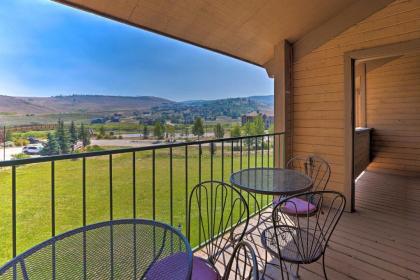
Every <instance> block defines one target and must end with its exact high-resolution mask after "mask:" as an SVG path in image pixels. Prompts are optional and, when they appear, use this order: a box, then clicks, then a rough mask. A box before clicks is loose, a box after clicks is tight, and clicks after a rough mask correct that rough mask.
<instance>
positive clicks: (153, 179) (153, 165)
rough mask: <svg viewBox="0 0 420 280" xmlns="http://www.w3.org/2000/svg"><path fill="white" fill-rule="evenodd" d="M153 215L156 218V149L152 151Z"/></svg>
mask: <svg viewBox="0 0 420 280" xmlns="http://www.w3.org/2000/svg"><path fill="white" fill-rule="evenodd" d="M152 216H153V221H155V220H156V149H153V152H152Z"/></svg>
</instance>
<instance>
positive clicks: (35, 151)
mask: <svg viewBox="0 0 420 280" xmlns="http://www.w3.org/2000/svg"><path fill="white" fill-rule="evenodd" d="M42 149H44V146H42V145H39V144H33V145H28V146H26V147H23V152H24V153H25V154H27V155H39V154H40V153H41V151H42Z"/></svg>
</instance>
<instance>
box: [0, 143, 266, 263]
mask: <svg viewBox="0 0 420 280" xmlns="http://www.w3.org/2000/svg"><path fill="white" fill-rule="evenodd" d="M188 152H189V153H188V178H187V180H186V167H185V162H186V161H185V148H184V147H179V148H174V149H173V224H174V226H177V225H178V224H181V225H182V229H183V231H185V222H186V212H185V210H186V195H187V193H186V192H189V191H190V190H191V189H192V187H193V186H194V185H195V184H197V183H198V181H199V156H198V148H197V147H190V148H189V150H188ZM269 154H270V157H269V158H268V150H265V151H264V153H262V151H261V150H259V151H258V152H257V154H256V155H255V154H254V151H251V152H250V156H249V158H248V152H247V150H246V147H245V146H244V152H243V159H242V167H243V168H246V167H248V159H249V164H250V167H254V166H255V165H257V166H262V165H264V166H268V164H270V165H271V164H272V155H273V151H272V150H270V152H269ZM239 155H240V154H239V152H238V151H234V156H233V158H232V157H231V149H230V144H229V145H226V148H225V155H224V160H223V163H224V168H223V176H224V178H225V180H226V181H228V180H229V176H230V174H231V171H232V169H231V168H232V167H231V166H232V164H233V170H234V171H237V170H239V169H240V168H241V161H240V156H239ZM132 156H133V155H132V154H131V153H130V154H120V155H114V156H113V168H112V172H113V177H112V184H113V191H112V194H113V218H114V219H119V218H131V217H132V215H133V168H132V167H133V164H132ZM201 158H202V164H201V179H202V180H203V181H204V180H209V179H210V178H211V176H212V175H211V173H212V172H211V171H212V170H213V178H214V179H221V178H222V156H221V147H217V151H216V154H215V155H214V157H213V168H212V164H211V156H210V149H209V147H208V146H206V147H203V154H202V157H201ZM108 159H109V157H108V156H101V157H94V158H88V159H87V160H86V167H87V169H86V171H87V172H86V205H87V208H86V210H87V223H88V224H91V223H96V222H100V221H105V220H109V219H110V177H109V160H108ZM155 166H156V169H155V171H156V177H155V178H156V181H155V186H156V188H155V191H156V204H155V209H156V212H155V213H156V220H159V221H163V222H167V223H169V222H170V193H171V192H170V160H169V149H162V150H157V151H156V163H155ZM135 173H136V184H135V189H136V205H137V206H136V215H137V217H138V218H148V219H151V218H152V209H153V202H152V192H153V187H152V186H153V184H152V178H153V176H152V173H153V168H152V152H151V151H147V152H137V153H136V169H135ZM55 174H56V175H55V198H56V202H55V211H56V234H59V233H62V232H65V231H67V230H70V229H73V228H76V227H80V226H82V186H83V180H82V160H64V161H57V162H56V163H55ZM16 178H17V189H16V193H17V250H18V253H20V252H23V251H24V250H26V249H28V248H30V247H32V246H33V245H36V244H38V243H39V242H42V241H43V240H45V239H48V238H49V237H50V236H51V213H52V211H51V208H52V205H51V163H40V164H32V165H29V166H23V167H19V168H18V169H17V176H16ZM11 193H12V192H11V170H10V169H3V170H0V264H2V263H4V262H5V261H7V260H8V259H10V258H11V257H12V224H11V221H12V215H11V211H12V210H11V209H12V206H11V204H12V202H11V201H12V200H11ZM245 197H247V196H245ZM263 199H264V201H268V198H267V197H264V198H263ZM250 207H251V208H252V209H251V210H253V208H254V207H253V203H251V205H250ZM197 239H198V238H197V237H195V239H193V240H191V241H192V245H196V244H197V241H198V240H197Z"/></svg>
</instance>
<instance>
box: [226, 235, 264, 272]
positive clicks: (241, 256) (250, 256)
mask: <svg viewBox="0 0 420 280" xmlns="http://www.w3.org/2000/svg"><path fill="white" fill-rule="evenodd" d="M231 279H234V280H258V279H259V271H258V263H257V257H256V255H255V251H254V249H253V248H252V246H251V245H250V244H249V243H248V242H245V241H241V242H239V243H238V244H237V245H236V246H235V248H234V249H233V252H232V256H231V258H230V260H229V263H228V265H227V267H226V270H225V273H224V274H223V280H231Z"/></svg>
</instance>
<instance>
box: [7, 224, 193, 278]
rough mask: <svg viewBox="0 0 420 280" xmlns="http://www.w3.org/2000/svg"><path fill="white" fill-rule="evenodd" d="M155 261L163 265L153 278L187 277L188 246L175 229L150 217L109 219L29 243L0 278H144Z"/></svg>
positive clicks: (188, 269)
mask: <svg viewBox="0 0 420 280" xmlns="http://www.w3.org/2000/svg"><path fill="white" fill-rule="evenodd" d="M171 256H175V257H176V258H170V257H171ZM171 260H172V262H170V261H171ZM159 262H163V264H166V265H160V266H159V267H164V268H167V269H161V270H159V271H158V273H156V272H155V273H154V274H153V275H156V274H158V278H153V279H190V276H191V271H192V251H191V248H190V245H189V243H188V241H187V239H186V238H185V237H184V236H183V235H182V234H181V233H180V232H179V231H178V230H176V229H174V228H172V227H170V226H168V225H166V224H163V223H160V222H156V221H150V220H140V219H125V220H114V221H109V222H102V223H97V224H93V225H88V226H85V227H81V228H78V229H74V230H71V231H69V232H66V233H63V234H60V235H57V236H55V237H53V238H51V239H49V240H47V241H45V242H43V243H41V244H39V245H37V246H35V247H33V248H32V249H30V250H28V251H26V252H24V253H22V254H21V255H19V256H17V257H16V258H14V259H13V260H12V261H10V262H9V263H8V264H6V265H5V266H3V267H2V268H0V279H23V280H31V279H56V278H66V279H84V278H85V279H112V278H115V279H132V278H135V279H143V278H144V277H145V275H146V274H147V275H149V274H150V273H149V272H150V271H151V268H152V267H154V265H156V264H157V263H159ZM171 265H172V266H171ZM173 265H177V267H178V269H177V271H175V272H174V271H173V270H172V267H173ZM149 278H150V277H149Z"/></svg>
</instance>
